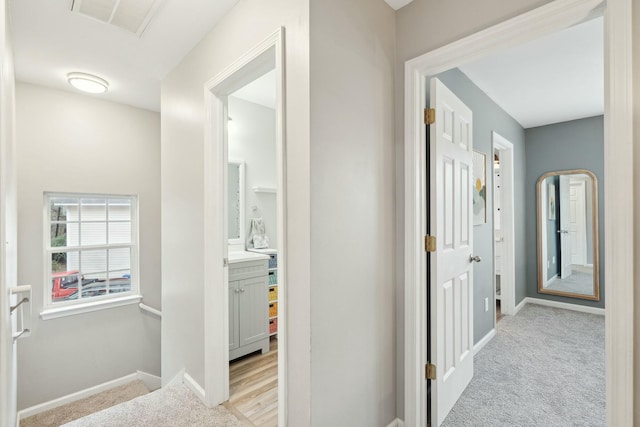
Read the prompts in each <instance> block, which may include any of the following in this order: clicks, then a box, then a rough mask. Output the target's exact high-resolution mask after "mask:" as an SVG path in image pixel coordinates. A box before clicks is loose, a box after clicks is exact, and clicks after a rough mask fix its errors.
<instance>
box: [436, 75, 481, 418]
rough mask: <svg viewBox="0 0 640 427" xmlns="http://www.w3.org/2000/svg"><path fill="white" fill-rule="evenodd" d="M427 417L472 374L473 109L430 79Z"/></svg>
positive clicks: (440, 410) (442, 409)
mask: <svg viewBox="0 0 640 427" xmlns="http://www.w3.org/2000/svg"><path fill="white" fill-rule="evenodd" d="M431 107H432V108H435V110H436V119H435V123H434V124H433V125H431V126H430V141H431V142H430V162H429V168H430V192H431V193H430V200H431V208H430V225H431V230H432V231H431V233H432V234H434V235H435V236H436V238H437V241H436V242H437V243H436V251H435V252H433V253H431V255H430V256H431V285H430V286H431V288H430V294H431V317H430V322H431V328H430V331H431V337H430V340H431V363H433V364H435V365H436V380H435V381H431V421H432V424H433V425H436V426H439V425H440V424H441V423H442V422H443V421H444V419H445V417H446V416H447V414H448V413H449V411H450V410H451V408H452V407H453V405H454V404H455V403H456V401H457V400H458V398H459V397H460V395H461V394H462V392H463V391H464V389H465V388H466V387H467V385H468V384H469V381H471V378H472V377H473V351H472V350H473V268H472V265H471V260H470V258H471V256H472V250H473V226H472V212H473V204H472V200H473V199H472V193H471V185H472V182H471V181H472V178H471V177H472V176H473V175H472V169H471V168H472V150H473V143H472V131H473V126H472V114H471V110H470V109H469V108H468V107H467V106H466V105H464V104H463V103H462V102H461V101H460V100H459V99H458V98H457V97H456V96H455V95H454V94H453V93H452V92H451V91H450V90H449V89H447V87H446V86H444V84H442V82H440V81H439V80H438V79H435V78H434V79H432V80H431Z"/></svg>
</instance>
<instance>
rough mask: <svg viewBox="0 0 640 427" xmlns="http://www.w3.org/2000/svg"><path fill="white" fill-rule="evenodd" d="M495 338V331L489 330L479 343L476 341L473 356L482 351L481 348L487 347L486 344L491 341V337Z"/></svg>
mask: <svg viewBox="0 0 640 427" xmlns="http://www.w3.org/2000/svg"><path fill="white" fill-rule="evenodd" d="M495 336H496V329H495V328H493V329H492V330H490V331H489V332H488V333H487V335H485V336H484V337H482V339H481V340H480V341H478V343H477V344H476V345H474V346H473V354H474V355H476V354H478V352H479V351H480V350H482V348H483V347H484V346H485V345H487V343H488V342H489V341H491V339H492V338H493V337H495Z"/></svg>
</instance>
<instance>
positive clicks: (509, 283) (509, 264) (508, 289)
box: [491, 132, 516, 323]
mask: <svg viewBox="0 0 640 427" xmlns="http://www.w3.org/2000/svg"><path fill="white" fill-rule="evenodd" d="M491 136H492V138H491V139H492V142H493V144H492V146H493V147H492V150H491V152H492V153H493V152H494V151H495V150H498V151H500V180H501V182H502V185H501V188H500V230H501V231H502V238H503V241H502V255H501V256H500V263H501V272H500V290H501V291H500V292H501V294H500V310H501V311H502V314H507V315H514V314H515V311H516V249H515V248H516V243H515V234H516V229H515V202H514V197H515V192H514V185H515V183H514V176H515V171H514V158H513V144H512V143H511V142H509V140H508V139H506V138H505V137H503V136H501V135H500V134H499V133H497V132H492V133H491ZM491 164H493V162H491ZM494 191H495V185H494ZM494 196H495V194H494ZM493 200H494V203H495V197H494V199H493ZM493 211H494V215H495V209H494V210H493ZM493 244H494V254H495V239H494V242H493ZM495 269H496V268H495V260H494V266H493V270H494V271H493V276H494V283H495ZM495 293H496V290H495V289H494V290H493V294H494V299H495ZM494 306H495V301H494ZM494 318H495V316H494ZM494 323H495V319H494Z"/></svg>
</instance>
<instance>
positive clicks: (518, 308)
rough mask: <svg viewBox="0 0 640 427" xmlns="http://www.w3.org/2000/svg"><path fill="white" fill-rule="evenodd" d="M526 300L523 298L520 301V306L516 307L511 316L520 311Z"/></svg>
mask: <svg viewBox="0 0 640 427" xmlns="http://www.w3.org/2000/svg"><path fill="white" fill-rule="evenodd" d="M527 298H528V297H526V298H523V299H522V301H520V304H518V305H516V308H515V310H513V315H514V316H515V315H516V314H518V312H519V311H520V310H522V307H524V306H525V305H526V304H527Z"/></svg>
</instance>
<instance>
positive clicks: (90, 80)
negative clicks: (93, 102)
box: [67, 73, 109, 93]
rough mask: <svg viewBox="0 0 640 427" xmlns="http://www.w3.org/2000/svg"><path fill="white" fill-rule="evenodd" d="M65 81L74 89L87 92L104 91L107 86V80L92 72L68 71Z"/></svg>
mask: <svg viewBox="0 0 640 427" xmlns="http://www.w3.org/2000/svg"><path fill="white" fill-rule="evenodd" d="M67 81H68V82H69V84H70V85H71V86H73V87H75V88H76V89H78V90H81V91H83V92H88V93H105V92H106V91H107V89H108V88H109V82H107V81H106V80H105V79H101V78H100V77H98V76H94V75H93V74H87V73H69V74H67Z"/></svg>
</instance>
